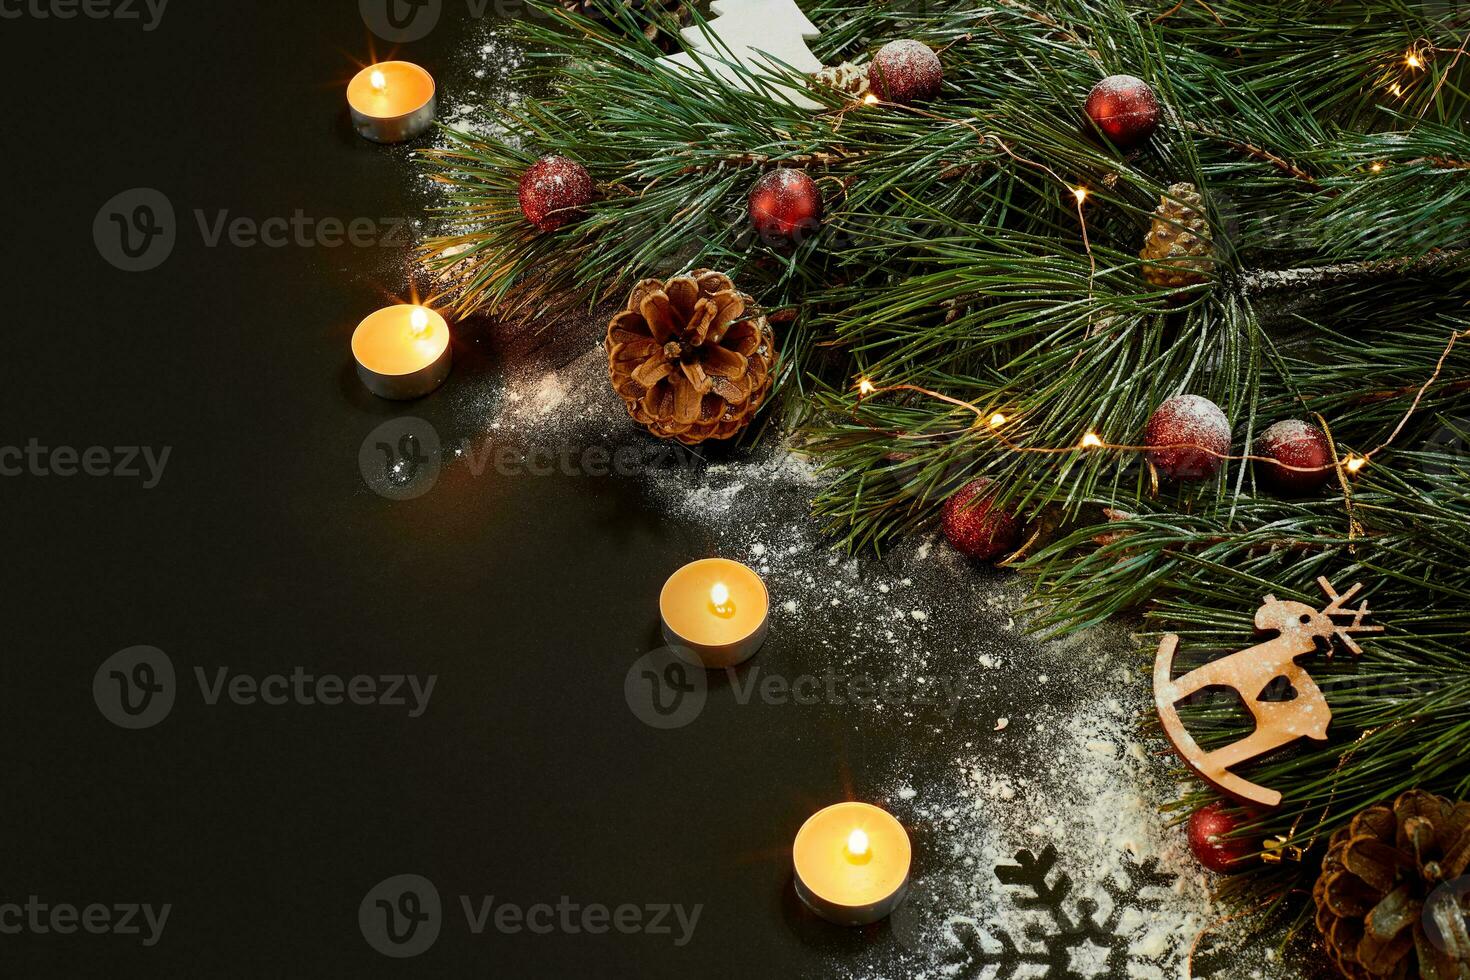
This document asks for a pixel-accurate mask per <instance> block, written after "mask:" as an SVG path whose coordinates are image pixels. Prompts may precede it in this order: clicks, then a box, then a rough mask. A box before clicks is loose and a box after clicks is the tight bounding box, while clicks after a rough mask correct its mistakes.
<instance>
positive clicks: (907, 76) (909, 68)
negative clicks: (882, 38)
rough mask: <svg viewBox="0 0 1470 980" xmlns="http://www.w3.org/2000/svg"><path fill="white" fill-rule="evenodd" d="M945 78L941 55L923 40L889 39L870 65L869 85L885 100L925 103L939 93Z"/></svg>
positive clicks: (905, 103)
mask: <svg viewBox="0 0 1470 980" xmlns="http://www.w3.org/2000/svg"><path fill="white" fill-rule="evenodd" d="M943 81H944V69H943V68H942V67H941V66H940V64H939V55H937V54H935V53H934V51H933V50H932V49H931V48H930V47H929V46H928V45H927V44H924V43H923V42H921V41H911V40H903V41H889V42H888V43H887V44H885V45H883V47H881V48H879V49H878V53H877V54H875V55H873V61H872V63H871V64H869V65H868V84H869V85H871V86H872V87H873V92H874V93H875V94H877V96H878V97H879V98H880V99H882V100H883V101H885V102H897V103H899V104H901V105H908V104H909V103H911V102H924V101H926V100H928V99H932V98H934V96H936V95H938V94H939V86H940V83H942V82H943Z"/></svg>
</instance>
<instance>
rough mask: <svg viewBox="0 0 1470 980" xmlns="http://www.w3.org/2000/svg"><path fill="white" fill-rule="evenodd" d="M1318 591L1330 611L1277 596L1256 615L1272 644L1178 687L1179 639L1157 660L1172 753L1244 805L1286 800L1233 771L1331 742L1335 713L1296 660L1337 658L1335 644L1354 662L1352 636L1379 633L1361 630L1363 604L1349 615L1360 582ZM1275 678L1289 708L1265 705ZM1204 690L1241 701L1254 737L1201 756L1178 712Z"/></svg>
mask: <svg viewBox="0 0 1470 980" xmlns="http://www.w3.org/2000/svg"><path fill="white" fill-rule="evenodd" d="M1317 584H1318V585H1320V586H1322V590H1323V591H1324V592H1326V593H1327V599H1328V603H1327V605H1326V606H1324V607H1323V608H1322V610H1321V611H1320V612H1319V611H1318V610H1316V609H1313V608H1312V607H1311V606H1309V605H1307V604H1305V603H1302V602H1288V601H1285V600H1282V599H1277V598H1276V597H1275V596H1272V595H1268V596H1266V600H1265V604H1264V605H1262V606H1261V608H1260V609H1258V610H1256V629H1258V630H1261V631H1275V633H1276V634H1277V635H1276V636H1275V637H1273V638H1271V639H1269V640H1266V641H1265V642H1264V643H1258V644H1256V645H1255V646H1253V647H1250V648H1249V649H1246V650H1241V651H1240V652H1238V653H1232V654H1230V655H1229V656H1228V657H1221V658H1220V659H1218V660H1213V661H1211V662H1210V663H1207V664H1205V665H1204V666H1203V667H1200V668H1199V669H1197V670H1192V671H1190V672H1189V673H1187V674H1185V675H1184V676H1183V677H1180V678H1178V679H1177V680H1171V679H1170V678H1171V675H1172V674H1173V670H1174V654H1175V652H1176V650H1177V649H1178V647H1179V637H1178V636H1175V635H1174V634H1172V633H1171V634H1170V635H1168V636H1166V637H1164V639H1163V642H1161V643H1160V644H1159V652H1158V656H1157V657H1155V658H1154V700H1155V702H1156V703H1157V705H1158V709H1159V720H1160V721H1161V722H1163V725H1164V732H1165V734H1167V735H1168V736H1169V741H1170V742H1172V743H1174V749H1175V751H1177V752H1178V753H1179V755H1180V757H1181V758H1183V759H1184V761H1185V762H1186V763H1187V764H1188V765H1189V767H1190V768H1191V769H1193V770H1194V771H1195V772H1197V773H1199V774H1200V776H1202V777H1203V778H1204V780H1205V782H1207V783H1209V784H1210V785H1212V786H1214V787H1215V788H1216V789H1218V790H1220V791H1221V792H1223V793H1225V794H1226V795H1228V796H1230V797H1233V798H1234V799H1236V800H1238V801H1240V802H1242V803H1254V804H1258V805H1260V806H1268V807H1271V806H1276V805H1277V804H1279V803H1280V802H1281V794H1280V793H1278V792H1276V791H1275V790H1271V789H1267V788H1266V787H1264V786H1257V785H1256V784H1255V783H1252V782H1250V781H1249V780H1246V779H1243V778H1241V777H1240V776H1237V775H1236V774H1235V773H1233V772H1231V771H1230V769H1231V767H1232V766H1237V765H1239V764H1240V763H1242V762H1248V761H1249V760H1251V759H1254V758H1256V757H1257V756H1261V755H1264V754H1266V753H1267V752H1272V751H1274V750H1276V749H1279V748H1281V747H1282V746H1284V745H1289V744H1291V743H1292V742H1295V741H1296V740H1297V739H1299V738H1311V739H1317V740H1319V741H1321V740H1324V739H1326V738H1327V725H1328V723H1330V722H1331V721H1332V709H1331V708H1330V707H1328V704H1327V698H1326V697H1324V696H1323V694H1322V689H1321V688H1319V687H1318V686H1317V684H1316V682H1314V681H1313V680H1312V677H1311V675H1310V674H1308V673H1307V671H1306V669H1305V668H1304V667H1302V666H1301V665H1300V664H1298V663H1297V662H1296V661H1297V658H1298V657H1304V656H1306V655H1307V654H1309V653H1312V652H1314V651H1315V650H1316V649H1317V647H1318V644H1317V641H1318V639H1323V640H1326V642H1327V655H1328V656H1329V657H1330V656H1332V639H1333V637H1336V638H1338V639H1339V640H1341V641H1342V644H1343V646H1345V647H1347V649H1348V650H1349V651H1351V652H1352V654H1353V655H1354V656H1357V655H1358V654H1361V653H1362V652H1363V649H1362V647H1360V646H1358V644H1357V643H1356V642H1355V641H1354V640H1353V638H1352V634H1354V633H1378V632H1381V631H1382V630H1383V627H1382V626H1364V625H1363V619H1364V618H1365V617H1367V616H1368V614H1369V613H1368V603H1367V600H1364V601H1363V603H1362V604H1361V605H1359V606H1358V608H1357V609H1348V608H1345V607H1346V604H1347V602H1348V601H1349V600H1351V599H1352V597H1353V596H1355V595H1357V593H1358V590H1359V589H1361V588H1362V587H1363V584H1362V583H1361V582H1359V583H1357V584H1356V585H1354V586H1353V587H1352V588H1351V589H1348V590H1347V591H1346V592H1344V593H1343V594H1342V595H1338V594H1337V592H1336V591H1335V590H1334V589H1333V588H1332V585H1331V584H1330V583H1329V582H1328V581H1327V579H1326V578H1318V579H1317ZM1342 616H1351V617H1352V622H1351V623H1348V624H1346V625H1344V624H1340V623H1338V622H1336V621H1335V620H1334V618H1333V617H1342ZM1278 677H1284V678H1286V680H1287V681H1289V682H1290V683H1291V686H1292V688H1293V689H1295V691H1296V697H1295V698H1294V699H1292V700H1290V701H1263V700H1261V696H1262V694H1264V693H1265V690H1266V687H1267V685H1269V684H1271V682H1272V681H1274V680H1276V679H1277V678H1278ZM1207 687H1228V688H1232V689H1234V690H1235V692H1236V693H1237V694H1239V695H1240V698H1241V700H1242V701H1244V702H1245V706H1246V707H1247V708H1249V709H1250V712H1251V715H1252V716H1254V718H1255V721H1256V730H1255V731H1254V732H1252V733H1251V734H1250V735H1248V736H1246V737H1245V738H1242V739H1241V740H1239V741H1238V742H1232V743H1231V744H1230V745H1226V746H1224V747H1222V748H1218V749H1215V750H1214V751H1212V752H1206V751H1204V750H1203V749H1201V748H1200V747H1199V746H1198V745H1197V744H1196V743H1195V741H1194V739H1193V738H1192V737H1191V736H1190V734H1189V732H1188V731H1187V730H1186V729H1185V727H1184V724H1183V722H1182V721H1180V719H1179V712H1178V710H1177V707H1176V706H1177V705H1178V704H1179V702H1180V701H1183V700H1184V699H1185V698H1187V697H1190V696H1191V695H1193V694H1195V693H1197V692H1199V691H1202V690H1204V689H1205V688H1207Z"/></svg>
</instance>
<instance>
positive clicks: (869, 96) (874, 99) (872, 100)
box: [863, 92, 878, 105]
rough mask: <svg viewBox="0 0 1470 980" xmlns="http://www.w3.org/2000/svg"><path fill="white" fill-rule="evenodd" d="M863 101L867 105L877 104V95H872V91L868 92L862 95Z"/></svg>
mask: <svg viewBox="0 0 1470 980" xmlns="http://www.w3.org/2000/svg"><path fill="white" fill-rule="evenodd" d="M863 101H864V102H865V103H867V104H868V105H877V104H878V97H877V96H876V95H874V94H873V93H872V92H869V93H868V94H867V95H865V96H863Z"/></svg>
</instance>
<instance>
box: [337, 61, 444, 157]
mask: <svg viewBox="0 0 1470 980" xmlns="http://www.w3.org/2000/svg"><path fill="white" fill-rule="evenodd" d="M437 95H438V90H437V87H436V85H435V83H434V76H432V75H430V74H429V73H428V72H427V71H424V69H422V68H420V67H419V66H418V65H415V64H413V63H412V62H408V61H385V62H382V63H381V64H377V65H370V66H369V67H367V68H364V69H363V70H362V71H360V72H358V73H357V76H356V77H355V78H353V79H352V81H351V82H350V83H349V84H348V86H347V106H348V109H349V110H350V111H351V113H352V128H353V129H355V130H357V132H358V135H359V136H362V137H363V138H364V139H368V140H372V141H373V142H374V143H402V142H404V141H406V140H411V139H413V138H414V137H416V136H419V135H421V134H423V133H424V132H425V131H426V130H428V128H429V127H430V126H432V125H433V124H434V115H435V112H436V108H437Z"/></svg>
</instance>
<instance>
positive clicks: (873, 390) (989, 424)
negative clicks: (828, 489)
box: [853, 329, 1470, 476]
mask: <svg viewBox="0 0 1470 980" xmlns="http://www.w3.org/2000/svg"><path fill="white" fill-rule="evenodd" d="M1467 339H1470V329H1466V330H1457V331H1455V332H1454V333H1452V334H1450V336H1449V339H1448V341H1447V342H1446V343H1445V346H1444V349H1443V350H1442V351H1441V352H1440V355H1439V359H1438V360H1437V361H1436V362H1435V365H1434V371H1433V372H1432V373H1431V374H1430V376H1429V377H1428V378H1427V379H1426V380H1425V381H1424V383H1423V384H1421V385H1419V386H1418V388H1416V389H1414V398H1413V401H1412V402H1411V403H1410V405H1409V407H1408V408H1407V409H1406V410H1405V411H1404V413H1403V415H1402V416H1401V417H1400V418H1399V421H1398V423H1397V424H1396V425H1395V426H1394V428H1393V430H1392V431H1391V432H1390V433H1389V434H1388V436H1387V438H1385V439H1384V440H1383V441H1382V442H1380V443H1379V444H1378V445H1376V446H1374V447H1373V448H1372V449H1370V450H1368V451H1367V452H1365V453H1346V454H1343V455H1339V456H1338V457H1337V459H1336V466H1337V467H1338V468H1339V469H1340V470H1341V471H1342V472H1345V473H1346V474H1348V475H1349V476H1356V475H1357V474H1358V473H1359V472H1360V471H1362V469H1363V467H1365V466H1367V465H1368V463H1369V462H1370V461H1371V460H1372V459H1373V457H1374V456H1377V455H1378V454H1379V453H1382V452H1384V451H1385V450H1387V449H1388V448H1389V447H1390V446H1392V445H1393V443H1394V441H1395V440H1396V439H1397V438H1398V437H1399V435H1400V433H1402V432H1403V430H1404V427H1405V426H1406V425H1408V423H1409V420H1410V419H1412V418H1413V417H1414V415H1415V414H1416V413H1417V412H1418V410H1419V406H1420V403H1421V402H1423V400H1424V396H1425V395H1426V394H1428V393H1429V390H1430V389H1431V388H1432V387H1434V385H1435V383H1436V382H1437V381H1438V380H1439V378H1440V375H1441V374H1443V373H1444V366H1445V362H1446V361H1448V360H1449V356H1450V354H1451V353H1452V352H1453V351H1454V349H1455V346H1456V345H1457V344H1458V343H1459V342H1460V341H1462V340H1467ZM856 387H857V392H858V398H857V401H856V402H855V403H854V405H853V418H854V420H855V421H857V422H858V423H859V424H860V425H863V426H864V427H865V428H868V429H871V430H873V431H876V432H880V433H882V434H883V435H887V436H889V437H891V438H895V439H914V440H926V439H945V438H952V437H954V436H957V435H963V434H965V433H970V432H975V431H986V430H988V431H989V432H990V433H991V434H992V435H993V436H994V437H995V439H996V441H997V442H999V443H1000V444H1001V445H1002V446H1004V447H1005V448H1006V449H1007V450H1009V451H1011V452H1016V453H1025V454H1032V455H1058V454H1063V453H1074V452H1078V451H1096V450H1102V451H1108V452H1118V453H1134V454H1137V453H1156V452H1162V451H1168V450H1182V449H1188V450H1194V451H1198V452H1201V453H1204V454H1207V455H1209V456H1213V457H1215V458H1216V459H1219V460H1221V461H1224V462H1242V463H1246V462H1260V463H1271V464H1272V465H1274V466H1279V467H1281V468H1282V469H1285V470H1288V471H1294V472H1299V473H1317V472H1320V471H1321V470H1322V469H1323V467H1304V466H1294V465H1292V464H1289V463H1285V462H1282V461H1281V460H1277V459H1275V458H1273V457H1269V456H1261V455H1258V454H1255V453H1240V454H1235V453H1228V452H1220V451H1218V450H1215V449H1213V448H1211V447H1209V446H1203V445H1200V444H1198V443H1194V442H1179V443H1167V444H1160V445H1155V446H1147V445H1133V444H1129V443H1116V442H1109V441H1108V440H1106V439H1104V438H1103V437H1102V436H1101V435H1099V434H1098V433H1097V432H1096V431H1094V430H1092V429H1088V430H1087V431H1086V432H1084V433H1083V434H1082V437H1081V438H1080V439H1079V440H1078V441H1077V442H1076V443H1074V444H1071V445H1067V446H1031V445H1022V444H1020V443H1017V442H1016V441H1015V440H1014V439H1013V438H1011V437H1010V436H1009V435H1008V434H1007V433H1006V432H1005V431H1003V430H1005V429H1006V428H1007V427H1008V426H1011V425H1012V424H1013V423H1014V422H1016V419H1015V418H1013V417H1011V416H1008V415H1006V414H1005V413H1004V412H999V411H986V410H985V409H982V408H980V407H979V406H978V405H976V404H974V403H973V402H969V401H966V400H965V399H963V398H956V397H954V396H953V395H946V394H944V393H942V392H938V391H934V390H932V389H930V388H925V387H922V386H920V385H912V384H897V385H885V386H882V387H880V386H878V385H876V384H874V383H873V381H872V380H871V379H868V378H861V379H859V380H858V382H857V386H856ZM902 391H907V392H914V393H916V394H920V395H924V396H927V397H929V398H933V399H936V400H938V401H941V402H945V403H946V404H949V405H953V406H955V407H956V408H961V409H964V410H966V411H969V412H971V413H973V414H974V415H975V422H974V423H972V424H970V425H968V426H965V427H963V428H960V429H947V430H941V431H937V432H918V433H915V432H904V431H901V430H891V429H882V428H880V427H877V426H874V425H869V424H868V423H866V422H863V421H862V419H860V418H858V415H857V413H858V411H859V410H860V409H861V408H862V405H863V403H864V402H865V401H867V400H869V399H871V398H875V397H878V396H881V395H884V394H889V393H892V392H902ZM1316 417H1317V418H1318V420H1319V421H1321V422H1322V424H1323V432H1324V433H1326V434H1327V435H1328V437H1329V439H1330V438H1331V432H1330V429H1329V428H1328V426H1327V425H1326V420H1325V419H1322V417H1321V416H1320V415H1318V416H1316ZM1334 445H1335V441H1334Z"/></svg>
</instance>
